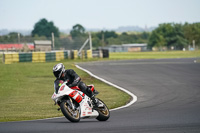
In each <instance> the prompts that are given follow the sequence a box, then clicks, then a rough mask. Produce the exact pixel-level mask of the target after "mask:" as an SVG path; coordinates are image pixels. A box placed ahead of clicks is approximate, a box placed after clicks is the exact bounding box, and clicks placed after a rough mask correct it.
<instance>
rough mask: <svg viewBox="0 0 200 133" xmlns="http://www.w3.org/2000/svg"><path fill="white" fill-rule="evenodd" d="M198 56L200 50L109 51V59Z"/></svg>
mask: <svg viewBox="0 0 200 133" xmlns="http://www.w3.org/2000/svg"><path fill="white" fill-rule="evenodd" d="M193 57H200V51H199V50H198V51H163V52H123V53H118V52H116V53H110V59H160V58H193Z"/></svg>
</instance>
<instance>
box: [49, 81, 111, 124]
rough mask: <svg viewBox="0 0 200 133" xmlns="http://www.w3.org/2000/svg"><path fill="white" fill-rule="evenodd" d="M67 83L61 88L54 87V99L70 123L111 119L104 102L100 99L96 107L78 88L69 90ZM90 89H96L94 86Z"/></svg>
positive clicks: (61, 85)
mask: <svg viewBox="0 0 200 133" xmlns="http://www.w3.org/2000/svg"><path fill="white" fill-rule="evenodd" d="M66 83H67V82H64V83H62V84H60V87H58V86H56V85H54V88H55V92H54V94H53V95H52V99H53V100H54V101H55V105H56V104H58V105H59V106H60V108H59V109H58V110H60V109H61V111H62V113H63V115H64V116H65V117H66V118H67V119H68V120H69V121H71V122H79V121H80V119H81V118H96V119H97V120H99V121H106V120H108V119H109V117H110V111H109V109H108V107H107V106H106V104H105V103H104V102H103V101H102V100H100V99H98V100H99V103H98V106H94V104H93V102H92V100H91V98H90V97H88V96H87V95H85V94H84V93H83V92H81V91H80V89H79V88H78V86H75V87H71V88H69V87H68V86H67V85H66ZM88 87H91V89H94V86H93V85H89V86H88Z"/></svg>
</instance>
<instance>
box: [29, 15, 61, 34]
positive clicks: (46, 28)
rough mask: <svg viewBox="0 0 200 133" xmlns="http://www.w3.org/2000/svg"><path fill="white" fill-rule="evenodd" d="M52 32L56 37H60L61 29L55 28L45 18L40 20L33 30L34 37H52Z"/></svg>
mask: <svg viewBox="0 0 200 133" xmlns="http://www.w3.org/2000/svg"><path fill="white" fill-rule="evenodd" d="M52 32H53V33H54V36H55V37H59V29H58V28H57V27H56V26H54V23H53V22H51V21H50V22H48V21H47V20H46V19H45V18H43V19H41V20H39V22H37V23H36V24H35V26H34V29H33V30H32V32H31V33H32V36H37V35H38V36H46V37H51V36H52Z"/></svg>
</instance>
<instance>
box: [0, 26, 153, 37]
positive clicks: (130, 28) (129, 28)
mask: <svg viewBox="0 0 200 133" xmlns="http://www.w3.org/2000/svg"><path fill="white" fill-rule="evenodd" d="M155 28H156V27H149V28H148V27H144V28H142V27H139V26H120V27H118V28H116V29H106V28H104V29H99V28H95V29H89V28H86V31H91V32H98V31H102V30H103V31H105V30H108V31H111V30H113V31H115V32H143V31H147V32H151V31H152V30H154V29H155ZM70 30H71V29H66V30H63V29H61V30H60V32H63V33H66V34H69V32H70ZM31 31H32V30H20V29H19V30H7V29H0V36H2V35H7V34H9V33H10V32H18V33H21V34H22V35H24V36H27V35H31Z"/></svg>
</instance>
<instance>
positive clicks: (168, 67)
mask: <svg viewBox="0 0 200 133" xmlns="http://www.w3.org/2000/svg"><path fill="white" fill-rule="evenodd" d="M79 66H81V67H83V68H85V69H87V70H89V71H91V72H92V73H93V74H95V75H98V76H99V77H101V78H104V79H106V80H108V81H110V82H112V83H114V84H116V85H118V86H121V87H123V88H125V89H127V90H129V91H131V92H132V93H134V94H135V95H136V96H137V97H138V101H137V102H136V103H135V104H133V105H131V106H129V107H128V108H124V109H120V110H116V111H112V112H111V117H110V119H109V120H108V121H106V122H99V121H97V120H95V119H85V120H81V121H80V122H79V123H70V122H69V121H67V120H66V119H65V118H57V119H50V120H39V121H25V122H7V123H0V132H1V133H3V132H9V133H10V132H19V133H23V132H29V133H31V132H34V133H35V132H48V133H51V132H52V133H55V132H73V133H78V132H96V133H100V132H101V133H102V132H107V133H122V132H130V133H132V132H135V133H157V132H161V133H168V132H169V133H200V63H194V59H162V60H129V61H112V62H95V63H87V64H79ZM97 90H98V88H97Z"/></svg>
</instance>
